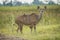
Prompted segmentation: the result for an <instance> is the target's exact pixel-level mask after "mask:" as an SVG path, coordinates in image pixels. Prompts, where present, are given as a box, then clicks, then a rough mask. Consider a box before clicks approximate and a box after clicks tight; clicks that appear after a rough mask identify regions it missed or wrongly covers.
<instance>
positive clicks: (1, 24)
mask: <svg viewBox="0 0 60 40" xmlns="http://www.w3.org/2000/svg"><path fill="white" fill-rule="evenodd" d="M36 7H37V6H16V7H15V6H14V7H9V6H8V7H6V6H5V7H0V33H4V34H6V35H15V36H19V37H23V38H26V39H28V40H60V6H57V5H47V9H46V11H45V12H44V14H43V17H42V19H41V20H40V22H39V23H38V24H37V25H36V26H37V30H36V31H37V33H34V31H33V32H32V33H31V32H30V29H29V27H28V26H25V25H24V28H23V34H21V33H20V32H18V33H17V32H16V29H17V27H18V25H16V24H15V18H16V17H17V16H18V15H23V14H31V13H33V12H34V13H37V14H39V12H38V10H37V9H36ZM41 8H44V7H43V5H42V6H41ZM13 24H15V25H13ZM12 31H13V32H12Z"/></svg>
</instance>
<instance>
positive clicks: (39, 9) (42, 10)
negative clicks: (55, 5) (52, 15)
mask: <svg viewBox="0 0 60 40" xmlns="http://www.w3.org/2000/svg"><path fill="white" fill-rule="evenodd" d="M37 9H38V11H39V12H40V13H43V12H44V11H45V10H46V6H44V8H40V7H39V6H38V7H37Z"/></svg>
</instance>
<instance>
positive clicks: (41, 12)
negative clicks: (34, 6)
mask: <svg viewBox="0 0 60 40" xmlns="http://www.w3.org/2000/svg"><path fill="white" fill-rule="evenodd" d="M44 11H45V10H44V9H41V10H39V20H40V19H41V18H42V15H43V14H44Z"/></svg>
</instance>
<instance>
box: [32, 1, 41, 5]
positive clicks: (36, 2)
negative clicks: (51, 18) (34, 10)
mask: <svg viewBox="0 0 60 40" xmlns="http://www.w3.org/2000/svg"><path fill="white" fill-rule="evenodd" d="M32 3H33V4H35V5H39V4H40V2H39V0H34V1H33V2H32Z"/></svg>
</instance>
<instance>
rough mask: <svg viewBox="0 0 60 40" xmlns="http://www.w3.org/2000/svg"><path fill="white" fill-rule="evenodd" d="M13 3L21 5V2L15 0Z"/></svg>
mask: <svg viewBox="0 0 60 40" xmlns="http://www.w3.org/2000/svg"><path fill="white" fill-rule="evenodd" d="M13 5H14V6H20V5H22V2H19V1H17V0H14V2H13Z"/></svg>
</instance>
